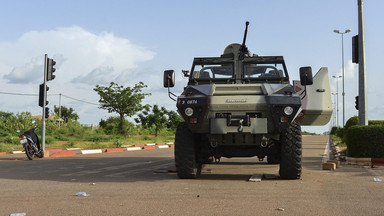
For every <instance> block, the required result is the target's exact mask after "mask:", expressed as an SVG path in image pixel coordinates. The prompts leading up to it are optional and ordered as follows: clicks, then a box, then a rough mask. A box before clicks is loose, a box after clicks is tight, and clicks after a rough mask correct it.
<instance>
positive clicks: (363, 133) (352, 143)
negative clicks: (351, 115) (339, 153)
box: [346, 125, 384, 158]
mask: <svg viewBox="0 0 384 216" xmlns="http://www.w3.org/2000/svg"><path fill="white" fill-rule="evenodd" d="M383 140H384V127H383V126H381V125H373V126H360V125H356V126H352V127H350V128H349V129H348V134H347V137H346V141H347V148H348V156H351V157H375V158H384V143H383Z"/></svg>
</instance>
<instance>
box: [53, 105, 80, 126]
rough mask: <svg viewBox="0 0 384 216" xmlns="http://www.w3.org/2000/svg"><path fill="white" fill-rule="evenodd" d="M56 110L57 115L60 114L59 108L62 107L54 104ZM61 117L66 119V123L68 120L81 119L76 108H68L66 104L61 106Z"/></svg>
mask: <svg viewBox="0 0 384 216" xmlns="http://www.w3.org/2000/svg"><path fill="white" fill-rule="evenodd" d="M53 109H54V112H55V114H56V115H57V116H59V109H60V107H56V106H54V108H53ZM59 117H60V118H62V119H63V120H64V122H65V123H68V120H74V121H77V120H78V119H79V115H77V113H75V110H74V109H73V108H71V107H70V108H67V107H65V106H61V112H60V116H59Z"/></svg>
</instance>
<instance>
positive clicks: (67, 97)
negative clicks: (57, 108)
mask: <svg viewBox="0 0 384 216" xmlns="http://www.w3.org/2000/svg"><path fill="white" fill-rule="evenodd" d="M61 95H62V96H63V97H66V98H69V99H72V100H75V101H79V102H82V103H87V104H91V105H96V106H99V104H96V103H92V102H88V101H84V100H80V99H76V98H73V97H70V96H67V95H63V94H61Z"/></svg>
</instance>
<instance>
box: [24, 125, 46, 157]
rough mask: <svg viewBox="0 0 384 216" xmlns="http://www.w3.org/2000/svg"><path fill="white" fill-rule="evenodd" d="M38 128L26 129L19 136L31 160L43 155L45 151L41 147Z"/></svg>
mask: <svg viewBox="0 0 384 216" xmlns="http://www.w3.org/2000/svg"><path fill="white" fill-rule="evenodd" d="M36 128H37V127H36ZM36 128H32V129H30V130H28V131H25V132H24V133H23V134H21V135H20V137H19V139H20V143H21V144H22V145H23V148H24V151H25V154H26V155H27V157H28V159H29V160H33V157H34V156H36V157H38V158H42V157H43V152H42V151H41V148H40V142H39V137H38V136H37V135H36V133H35V130H36Z"/></svg>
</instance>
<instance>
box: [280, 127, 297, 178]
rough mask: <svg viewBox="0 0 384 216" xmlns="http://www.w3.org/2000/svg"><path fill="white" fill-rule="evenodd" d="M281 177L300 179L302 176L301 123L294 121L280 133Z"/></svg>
mask: <svg viewBox="0 0 384 216" xmlns="http://www.w3.org/2000/svg"><path fill="white" fill-rule="evenodd" d="M280 143H281V161H280V171H279V174H280V177H281V178H283V179H298V178H300V176H301V156H302V138H301V127H300V125H299V123H297V122H292V123H291V124H290V125H289V126H288V127H287V129H286V130H285V131H284V132H282V133H281V135H280Z"/></svg>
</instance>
